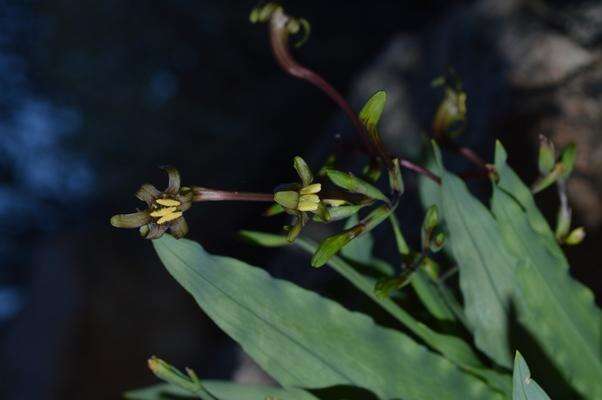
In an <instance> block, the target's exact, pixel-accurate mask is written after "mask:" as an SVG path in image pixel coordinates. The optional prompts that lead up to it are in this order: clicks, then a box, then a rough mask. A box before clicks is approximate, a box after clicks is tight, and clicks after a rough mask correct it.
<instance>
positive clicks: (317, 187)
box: [299, 183, 322, 194]
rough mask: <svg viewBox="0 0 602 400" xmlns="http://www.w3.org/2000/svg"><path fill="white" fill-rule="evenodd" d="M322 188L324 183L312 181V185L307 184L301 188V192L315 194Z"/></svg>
mask: <svg viewBox="0 0 602 400" xmlns="http://www.w3.org/2000/svg"><path fill="white" fill-rule="evenodd" d="M320 190H322V185H321V184H319V183H312V184H311V185H307V186H305V187H304V188H302V189H301V190H299V194H314V193H318V192H319V191H320Z"/></svg>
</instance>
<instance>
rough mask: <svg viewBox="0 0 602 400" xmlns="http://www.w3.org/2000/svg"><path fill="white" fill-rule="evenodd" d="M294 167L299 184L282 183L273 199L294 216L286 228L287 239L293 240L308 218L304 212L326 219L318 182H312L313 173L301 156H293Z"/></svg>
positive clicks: (327, 217) (320, 187) (320, 186)
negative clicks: (293, 219)
mask: <svg viewBox="0 0 602 400" xmlns="http://www.w3.org/2000/svg"><path fill="white" fill-rule="evenodd" d="M293 165H294V167H295V170H296V171H297V174H298V175H299V177H300V178H301V184H298V183H292V184H288V185H283V186H281V187H280V188H279V189H277V190H276V193H274V201H276V203H278V204H279V205H280V206H282V207H283V208H284V210H285V211H286V212H287V213H289V214H292V215H294V216H295V221H294V222H293V224H292V225H291V226H289V227H287V228H288V232H289V234H288V240H289V241H291V242H292V241H293V240H295V238H296V237H297V235H299V232H300V231H301V228H302V227H303V226H304V225H305V224H306V223H307V221H308V220H309V218H308V216H307V214H306V213H308V212H312V213H316V214H319V215H320V217H322V219H324V220H328V219H329V216H328V211H327V210H326V207H324V205H323V204H322V202H321V200H320V196H319V195H318V193H320V191H321V190H322V185H321V184H320V183H313V179H314V178H313V175H312V173H311V171H310V170H309V167H308V166H307V163H306V162H305V161H304V160H303V159H302V158H301V157H295V159H294V164H293Z"/></svg>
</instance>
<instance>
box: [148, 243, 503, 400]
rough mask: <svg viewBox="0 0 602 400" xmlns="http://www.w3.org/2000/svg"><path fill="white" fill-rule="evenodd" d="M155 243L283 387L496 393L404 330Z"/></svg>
mask: <svg viewBox="0 0 602 400" xmlns="http://www.w3.org/2000/svg"><path fill="white" fill-rule="evenodd" d="M153 245H154V246H155V249H156V250H157V253H158V254H159V257H160V258H161V261H162V262H163V264H164V265H165V267H166V268H167V270H168V271H169V273H170V274H171V275H172V276H173V277H174V278H175V279H176V280H177V281H178V282H179V283H180V284H181V285H182V286H183V287H184V288H185V289H186V290H187V291H188V292H189V293H190V294H192V295H193V296H194V298H195V300H196V301H197V303H198V304H199V306H200V307H201V308H202V309H203V310H204V311H205V312H206V313H207V315H208V316H209V317H210V318H211V319H212V320H213V321H214V322H215V323H216V324H217V325H218V326H219V327H220V328H221V329H222V330H224V331H225V332H226V333H227V334H228V335H230V336H231V337H232V338H233V339H234V340H236V341H237V342H238V343H239V344H240V345H241V346H242V347H243V349H244V350H245V351H246V352H247V353H248V354H249V355H250V356H251V357H252V358H253V359H254V360H255V361H256V362H257V363H258V364H259V365H260V367H262V368H263V370H264V371H266V372H267V373H269V374H270V375H271V376H272V377H274V379H276V380H277V381H278V382H279V383H280V384H281V385H283V386H285V387H290V386H297V387H310V388H323V387H328V386H336V385H353V386H357V387H361V388H364V389H367V390H370V391H372V392H374V393H375V394H376V395H377V396H379V397H381V398H385V399H391V398H403V399H405V400H418V399H421V400H428V399H433V400H434V399H437V400H446V399H458V400H460V399H462V400H465V399H490V398H496V395H495V393H494V392H492V390H491V389H489V388H488V387H487V386H486V385H485V384H484V383H482V382H481V381H479V380H478V379H476V378H474V377H472V376H470V375H467V374H465V373H463V372H461V371H460V370H459V369H457V367H455V366H454V365H453V364H451V363H450V362H448V361H447V360H445V359H444V358H442V357H440V356H439V355H436V354H434V353H431V352H430V351H428V350H427V349H425V348H424V347H422V346H420V345H418V344H416V343H415V342H414V341H413V340H411V339H410V338H408V337H407V336H405V335H403V334H402V333H400V332H396V331H393V330H391V329H385V328H381V327H379V326H377V325H375V324H374V321H373V320H372V319H371V318H368V317H366V316H365V315H362V314H359V313H355V312H350V311H348V310H347V309H345V308H343V307H341V306H340V305H339V304H337V303H335V302H333V301H331V300H328V299H326V298H324V297H322V296H320V295H318V294H316V293H313V292H310V291H307V290H305V289H302V288H300V287H298V286H296V285H294V284H292V283H290V282H287V281H283V280H279V279H274V278H272V277H271V276H270V275H269V274H267V273H266V272H265V271H263V270H261V269H258V268H255V267H251V266H249V265H247V264H245V263H243V262H241V261H238V260H235V259H232V258H227V257H219V256H213V255H211V254H209V253H207V252H205V251H204V250H203V248H202V247H201V246H199V245H198V244H196V243H194V242H192V241H189V240H185V239H180V240H175V239H174V238H172V237H170V236H168V235H165V236H163V237H162V238H160V239H158V240H155V241H153ZM375 343H377V344H378V345H377V346H375V345H371V344H375ZM417 366H420V368H417ZM424 371H428V373H425V372H424ZM216 395H218V394H217V393H216ZM218 397H219V396H218ZM498 398H501V397H498Z"/></svg>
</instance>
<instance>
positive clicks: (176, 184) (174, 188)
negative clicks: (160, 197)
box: [161, 165, 180, 194]
mask: <svg viewBox="0 0 602 400" xmlns="http://www.w3.org/2000/svg"><path fill="white" fill-rule="evenodd" d="M161 169H162V170H164V171H165V172H167V176H168V177H169V183H168V184H167V189H165V193H169V194H177V193H178V192H179V191H180V173H179V172H178V170H177V169H175V168H174V167H171V166H169V165H167V166H164V167H161Z"/></svg>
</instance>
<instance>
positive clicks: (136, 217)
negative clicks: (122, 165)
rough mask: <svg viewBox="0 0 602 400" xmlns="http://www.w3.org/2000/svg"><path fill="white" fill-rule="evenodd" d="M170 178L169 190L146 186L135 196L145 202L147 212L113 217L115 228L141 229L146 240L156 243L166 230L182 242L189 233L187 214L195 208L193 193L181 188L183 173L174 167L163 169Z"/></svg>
mask: <svg viewBox="0 0 602 400" xmlns="http://www.w3.org/2000/svg"><path fill="white" fill-rule="evenodd" d="M162 169H163V170H165V172H167V175H168V177H169V183H168V185H167V188H166V189H165V190H164V191H163V192H161V191H159V190H158V189H157V188H155V187H154V186H153V185H151V184H148V183H146V184H144V185H142V187H140V189H139V190H138V191H137V192H136V197H137V198H139V199H140V200H142V201H144V202H145V203H146V205H147V206H148V208H147V209H146V210H144V211H138V212H135V213H132V214H118V215H114V216H113V217H111V225H113V226H114V227H116V228H140V234H141V235H142V236H143V237H144V238H146V239H157V238H159V237H161V236H162V235H163V234H164V233H165V232H166V231H167V230H169V232H170V233H171V234H172V235H173V236H174V237H175V238H178V239H179V238H181V237H184V236H185V235H186V234H187V233H188V224H187V223H186V220H185V219H184V211H186V210H188V209H189V208H190V206H191V205H192V198H193V192H192V190H191V189H190V188H188V187H181V186H180V173H179V172H178V171H177V170H176V169H175V168H173V167H162Z"/></svg>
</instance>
